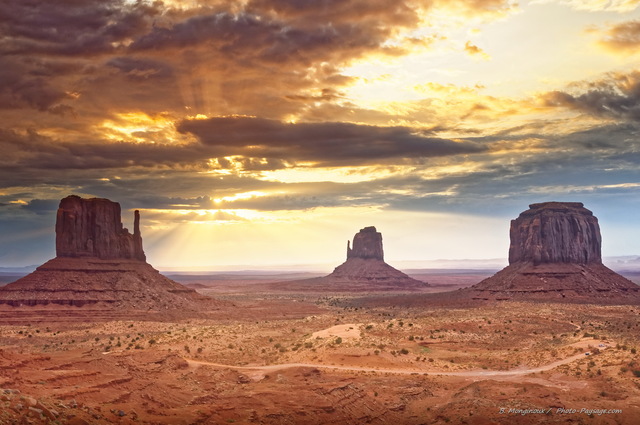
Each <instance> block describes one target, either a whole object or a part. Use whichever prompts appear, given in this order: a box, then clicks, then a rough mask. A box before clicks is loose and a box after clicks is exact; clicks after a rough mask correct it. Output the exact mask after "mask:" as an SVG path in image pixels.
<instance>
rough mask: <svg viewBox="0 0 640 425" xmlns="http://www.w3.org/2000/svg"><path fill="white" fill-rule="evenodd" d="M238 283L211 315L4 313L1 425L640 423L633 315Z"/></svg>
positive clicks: (638, 343) (639, 321) (638, 342)
mask: <svg viewBox="0 0 640 425" xmlns="http://www.w3.org/2000/svg"><path fill="white" fill-rule="evenodd" d="M444 280H447V279H444ZM448 280H449V281H453V280H455V279H453V278H450V279H448ZM231 285H232V282H231V281H229V282H227V283H226V284H225V285H223V287H222V289H221V290H220V292H218V293H216V295H217V296H218V297H222V298H223V299H225V300H227V301H231V302H232V303H233V304H234V306H230V307H227V308H225V309H221V310H218V311H213V312H211V314H209V315H208V316H207V317H202V318H198V317H193V318H187V319H180V320H178V319H176V320H166V319H165V320H163V321H159V320H148V319H149V318H150V317H145V316H144V314H142V312H141V313H140V314H139V315H138V316H137V317H135V318H133V319H132V320H129V319H126V318H116V319H114V318H113V317H112V318H108V317H104V318H101V317H100V316H98V315H96V314H95V312H91V311H89V310H82V309H81V308H77V309H76V310H75V311H76V313H75V316H64V315H62V314H60V312H59V311H55V309H49V310H47V309H43V308H41V309H37V310H32V312H31V313H30V314H29V315H28V316H22V318H21V317H19V316H20V315H19V314H17V313H16V310H10V309H6V308H4V309H2V310H1V311H0V318H1V319H2V321H1V322H0V323H1V324H0V424H2V425H4V424H55V423H58V424H76V425H78V424H111V423H120V424H185V425H186V424H225V423H238V424H245V423H246V424H362V423H373V424H409V425H411V424H416V425H418V424H473V425H479V424H514V423H518V424H546V423H552V424H553V423H562V424H637V418H638V417H640V376H638V375H640V359H639V358H638V355H637V350H638V349H640V336H639V335H640V307H638V306H594V305H580V304H570V305H562V304H544V303H516V302H504V303H494V304H485V305H482V306H481V307H470V308H463V307H455V306H453V307H451V306H448V307H438V306H436V305H433V306H424V305H420V306H415V307H412V306H411V305H410V304H406V305H397V304H396V305H391V306H390V305H388V302H387V301H388V299H389V295H390V294H368V295H367V296H366V297H364V296H363V297H355V296H353V295H351V296H346V295H336V296H333V295H328V294H315V295H314V294H286V293H256V294H246V293H243V291H240V292H235V293H234V292H233V291H229V288H230V286H231ZM214 286H215V285H213V287H214ZM208 288H209V289H207V290H204V289H203V290H202V292H206V293H212V291H213V293H215V288H214V289H211V288H212V286H211V285H208ZM244 289H246V286H245V288H244ZM363 298H366V303H365V302H362V299H363ZM376 299H377V300H379V303H378V304H376V302H375V301H376ZM398 299H402V298H398ZM92 317H93V318H94V319H93V320H92V319H91V318H92ZM586 353H589V355H586ZM501 409H504V410H501ZM527 409H529V410H527ZM532 409H533V410H532ZM536 409H539V410H540V411H538V410H536ZM561 409H565V410H561ZM581 409H584V410H581ZM601 410H603V411H601ZM501 412H502V413H501Z"/></svg>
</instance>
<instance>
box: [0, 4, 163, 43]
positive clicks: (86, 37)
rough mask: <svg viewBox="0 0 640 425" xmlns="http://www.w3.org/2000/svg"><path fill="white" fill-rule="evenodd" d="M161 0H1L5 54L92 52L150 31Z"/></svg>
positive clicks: (1, 24) (0, 11)
mask: <svg viewBox="0 0 640 425" xmlns="http://www.w3.org/2000/svg"><path fill="white" fill-rule="evenodd" d="M160 5H161V3H153V4H152V3H149V2H136V3H133V4H132V3H125V2H124V1H122V0H107V1H103V0H93V1H92V0H87V1H80V0H66V1H55V2H40V1H22V0H2V1H1V2H0V32H1V33H2V34H3V35H4V37H3V38H2V41H0V52H2V53H4V54H8V55H16V54H24V53H28V54H47V55H63V56H80V55H82V56H87V55H89V56H91V55H96V54H103V53H108V52H112V51H113V50H114V49H116V47H115V45H117V43H119V42H122V41H126V40H127V39H129V38H130V37H134V36H135V35H137V34H139V33H141V32H144V31H146V30H147V29H148V27H149V26H150V24H151V22H150V19H149V18H151V17H153V16H155V15H157V14H158V13H159V6H160Z"/></svg>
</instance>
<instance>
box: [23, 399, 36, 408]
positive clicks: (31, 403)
mask: <svg viewBox="0 0 640 425" xmlns="http://www.w3.org/2000/svg"><path fill="white" fill-rule="evenodd" d="M23 401H24V402H25V404H26V405H27V406H29V407H35V405H36V404H38V400H36V399H35V398H33V397H24V398H23Z"/></svg>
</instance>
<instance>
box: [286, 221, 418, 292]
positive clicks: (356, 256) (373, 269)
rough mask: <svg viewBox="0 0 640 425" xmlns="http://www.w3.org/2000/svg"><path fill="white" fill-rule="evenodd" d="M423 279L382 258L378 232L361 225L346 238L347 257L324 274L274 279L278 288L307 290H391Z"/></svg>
mask: <svg viewBox="0 0 640 425" xmlns="http://www.w3.org/2000/svg"><path fill="white" fill-rule="evenodd" d="M428 286H429V285H428V284H427V283H425V282H421V281H419V280H416V279H413V278H411V277H409V276H407V275H406V274H404V273H402V272H401V271H400V270H397V269H395V268H393V267H391V266H390V265H388V264H387V263H385V262H384V251H383V248H382V234H381V233H380V232H378V231H377V230H376V228H375V227H373V226H370V227H365V228H364V229H361V230H360V231H359V232H358V233H357V234H356V235H355V236H354V237H353V246H352V245H351V243H350V242H349V241H347V260H346V261H345V262H344V263H342V264H341V265H339V266H338V267H336V268H335V269H334V271H333V273H331V274H330V275H328V276H324V277H317V278H312V279H304V280H297V281H289V282H278V283H274V284H273V287H274V288H278V289H290V290H299V289H305V290H309V291H349V292H355V291H394V290H416V289H420V288H426V287H428Z"/></svg>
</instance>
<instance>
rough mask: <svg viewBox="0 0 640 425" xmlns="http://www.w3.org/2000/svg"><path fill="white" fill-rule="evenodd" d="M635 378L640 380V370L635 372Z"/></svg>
mask: <svg viewBox="0 0 640 425" xmlns="http://www.w3.org/2000/svg"><path fill="white" fill-rule="evenodd" d="M633 376H635V377H636V378H640V370H634V371H633Z"/></svg>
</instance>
